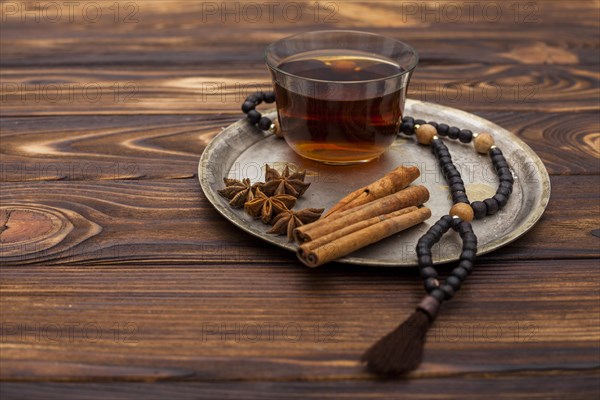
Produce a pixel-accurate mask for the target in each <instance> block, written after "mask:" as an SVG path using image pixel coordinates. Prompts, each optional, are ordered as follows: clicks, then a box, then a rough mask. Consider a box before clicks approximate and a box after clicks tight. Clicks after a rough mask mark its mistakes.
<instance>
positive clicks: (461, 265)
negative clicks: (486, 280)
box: [456, 260, 473, 275]
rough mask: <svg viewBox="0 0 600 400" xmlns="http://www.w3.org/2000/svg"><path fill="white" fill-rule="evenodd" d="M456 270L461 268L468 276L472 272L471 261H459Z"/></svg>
mask: <svg viewBox="0 0 600 400" xmlns="http://www.w3.org/2000/svg"><path fill="white" fill-rule="evenodd" d="M456 268H457V269H458V268H462V269H464V270H465V271H467V273H468V274H469V275H470V274H471V272H473V261H471V260H460V261H459V263H458V267H456Z"/></svg>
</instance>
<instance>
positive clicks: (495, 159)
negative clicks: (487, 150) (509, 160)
mask: <svg viewBox="0 0 600 400" xmlns="http://www.w3.org/2000/svg"><path fill="white" fill-rule="evenodd" d="M500 161H506V158H504V156H503V155H502V154H498V155H495V156H492V162H493V163H497V162H500Z"/></svg>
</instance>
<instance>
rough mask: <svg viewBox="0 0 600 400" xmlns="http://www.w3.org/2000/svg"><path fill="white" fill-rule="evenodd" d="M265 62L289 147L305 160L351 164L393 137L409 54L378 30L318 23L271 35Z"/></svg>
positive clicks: (411, 61)
mask: <svg viewBox="0 0 600 400" xmlns="http://www.w3.org/2000/svg"><path fill="white" fill-rule="evenodd" d="M267 63H268V65H269V67H270V70H271V74H272V77H273V85H274V89H275V93H276V98H277V110H278V118H279V122H280V125H281V128H282V131H283V136H284V138H285V140H286V141H287V143H288V144H289V145H290V146H291V147H292V149H294V151H296V152H297V153H298V154H300V155H301V156H303V157H306V158H309V159H312V160H317V161H321V162H325V163H329V164H355V163H360V162H367V161H370V160H373V159H375V158H377V157H379V156H380V155H381V154H383V153H384V152H385V151H386V150H387V149H388V148H389V147H390V146H391V144H392V143H393V142H394V139H395V137H396V134H397V132H398V128H399V125H400V122H401V120H402V112H403V109H404V102H405V99H406V90H407V86H408V81H409V79H410V74H411V73H412V70H413V69H414V67H415V66H416V63H417V55H416V53H415V51H414V50H413V49H412V48H411V47H410V46H408V45H406V44H404V43H401V42H398V41H395V40H392V39H388V38H384V37H382V36H378V35H373V34H369V33H362V32H352V31H323V32H311V33H307V34H301V35H296V36H292V37H290V38H287V39H283V40H282V41H279V42H276V43H274V44H273V45H271V46H270V47H269V49H268V50H267ZM272 65H273V66H272Z"/></svg>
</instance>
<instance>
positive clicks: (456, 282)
mask: <svg viewBox="0 0 600 400" xmlns="http://www.w3.org/2000/svg"><path fill="white" fill-rule="evenodd" d="M444 283H447V284H448V285H450V286H451V287H452V289H454V290H458V289H460V284H461V283H462V281H461V280H460V279H458V278H457V277H456V276H453V275H450V276H449V277H448V278H446V281H445V282H444Z"/></svg>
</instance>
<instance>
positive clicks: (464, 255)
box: [460, 250, 477, 262]
mask: <svg viewBox="0 0 600 400" xmlns="http://www.w3.org/2000/svg"><path fill="white" fill-rule="evenodd" d="M476 256H477V255H476V253H475V252H474V251H473V250H463V251H462V252H461V253H460V258H461V260H469V261H471V262H473V261H475V257H476Z"/></svg>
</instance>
